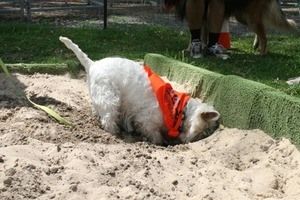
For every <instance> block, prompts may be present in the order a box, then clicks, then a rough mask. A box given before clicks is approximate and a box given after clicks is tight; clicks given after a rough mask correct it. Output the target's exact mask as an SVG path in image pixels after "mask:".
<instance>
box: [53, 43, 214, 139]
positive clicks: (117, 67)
mask: <svg viewBox="0 0 300 200" xmlns="http://www.w3.org/2000/svg"><path fill="white" fill-rule="evenodd" d="M59 39H60V40H61V41H62V42H63V43H64V44H65V45H66V46H67V47H68V48H69V49H71V50H72V51H73V52H74V53H75V55H76V56H77V58H78V59H79V61H80V62H81V64H82V65H83V66H84V67H85V70H86V72H87V81H88V86H89V92H90V95H91V99H92V104H93V108H94V111H95V112H96V114H97V115H98V116H99V117H100V120H101V124H102V126H103V128H104V130H106V131H108V132H111V133H115V134H117V133H119V132H120V127H122V129H124V130H125V131H126V132H133V131H135V132H138V133H140V134H142V135H143V136H145V137H146V138H148V139H149V140H151V142H153V143H155V144H162V143H163V142H164V137H163V134H166V131H167V130H166V128H165V126H164V123H163V117H162V114H161V111H160V108H159V104H158V102H157V100H156V97H155V96H154V93H153V91H152V88H151V85H150V82H149V80H148V77H147V74H146V73H145V71H144V68H143V66H141V65H140V64H139V63H137V62H134V61H132V60H128V59H125V58H117V57H115V58H104V59H102V60H98V61H92V60H90V59H89V58H88V57H87V55H86V54H84V53H83V52H82V51H81V50H80V49H79V47H78V46H77V45H76V44H74V43H73V42H72V41H71V40H70V39H68V38H65V37H60V38H59ZM203 112H214V113H215V114H216V115H215V118H214V119H208V120H207V119H206V120H204V119H202V118H201V116H200V115H201V113H203ZM186 115H187V116H186V118H185V121H184V128H183V129H184V133H181V135H180V140H181V142H183V143H186V142H190V141H193V139H194V138H195V136H196V135H199V134H201V133H202V131H203V130H204V129H205V128H207V126H208V124H209V121H210V120H211V121H216V120H217V119H218V118H219V113H218V112H217V111H215V110H214V109H213V107H210V106H208V105H206V104H204V103H201V102H199V101H196V100H194V99H191V100H190V101H189V102H188V106H187V108H186Z"/></svg>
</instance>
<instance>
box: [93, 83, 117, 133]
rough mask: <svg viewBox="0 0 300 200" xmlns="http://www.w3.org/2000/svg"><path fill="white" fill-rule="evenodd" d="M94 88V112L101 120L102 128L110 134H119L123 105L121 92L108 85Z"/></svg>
mask: <svg viewBox="0 0 300 200" xmlns="http://www.w3.org/2000/svg"><path fill="white" fill-rule="evenodd" d="M92 88H93V89H92V90H91V97H92V102H93V106H94V110H95V112H96V114H97V115H98V116H99V118H100V122H101V126H102V127H103V129H104V130H105V131H108V132H110V133H113V134H117V133H119V132H120V128H119V124H120V111H119V110H120V105H121V99H120V94H118V93H119V90H117V89H116V88H114V87H112V86H111V85H107V83H104V84H103V83H97V86H94V87H92Z"/></svg>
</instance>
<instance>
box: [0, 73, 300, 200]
mask: <svg viewBox="0 0 300 200" xmlns="http://www.w3.org/2000/svg"><path fill="white" fill-rule="evenodd" d="M24 93H26V94H28V95H29V96H31V97H32V100H34V101H35V102H37V103H40V104H44V105H50V106H51V107H54V108H55V109H56V110H57V111H58V112H59V113H61V114H62V115H63V116H64V117H66V118H68V119H69V120H71V121H72V122H73V123H74V124H75V126H74V127H72V128H70V127H64V126H63V125H59V124H57V123H56V122H54V121H53V120H52V119H50V118H49V117H48V116H46V114H45V113H43V112H42V111H39V110H36V109H34V108H32V107H31V106H30V105H29V104H28V103H27V101H26V100H24V99H23V95H24ZM35 198H37V199H47V200H48V199H61V200H65V199H97V200H98V199H138V200H140V199H197V200H198V199H206V200H227V199H228V200H229V199H234V200H242V199H249V200H255V199H268V200H275V199H278V200H279V199H284V200H299V199H300V153H299V151H298V150H297V149H296V148H295V146H293V145H292V144H291V143H290V141H289V140H287V139H281V140H274V139H272V138H270V137H269V136H268V135H266V134H265V133H263V132H262V131H259V130H251V131H246V130H238V129H229V128H220V129H219V130H218V131H217V132H216V133H215V134H213V135H212V136H210V137H208V138H206V139H204V140H201V141H198V142H195V143H191V144H187V145H177V146H174V147H160V146H155V145H151V144H148V143H145V142H136V141H135V138H126V139H122V138H118V137H115V136H113V135H111V134H110V133H106V132H104V131H103V130H101V129H100V127H99V124H98V122H97V119H96V118H95V117H93V116H92V115H91V108H90V102H89V97H88V90H87V87H86V83H85V81H84V78H79V79H72V78H70V77H69V76H67V75H65V76H53V75H42V74H35V75H31V76H29V75H20V74H15V75H14V77H13V80H8V79H7V78H6V77H5V76H4V75H3V74H0V199H1V200H6V199H35Z"/></svg>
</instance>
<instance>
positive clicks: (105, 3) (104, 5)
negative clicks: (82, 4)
mask: <svg viewBox="0 0 300 200" xmlns="http://www.w3.org/2000/svg"><path fill="white" fill-rule="evenodd" d="M106 27H107V0H104V4H103V29H106Z"/></svg>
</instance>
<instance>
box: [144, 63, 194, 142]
mask: <svg viewBox="0 0 300 200" xmlns="http://www.w3.org/2000/svg"><path fill="white" fill-rule="evenodd" d="M144 69H145V71H146V72H147V74H148V78H149V80H150V82H151V86H152V89H153V92H154V93H155V96H156V99H157V101H158V103H159V107H160V110H161V112H162V114H163V119H164V123H165V126H166V127H167V129H168V136H169V137H171V138H176V137H178V136H179V134H180V127H181V125H182V120H183V111H184V108H185V106H186V104H187V102H188V100H189V98H190V96H189V95H188V94H187V93H180V92H177V91H175V90H173V88H172V86H171V85H170V84H169V83H166V82H165V81H163V80H162V79H161V78H160V77H159V76H158V75H157V74H155V73H154V72H153V71H152V70H151V69H150V67H149V66H147V65H144Z"/></svg>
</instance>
